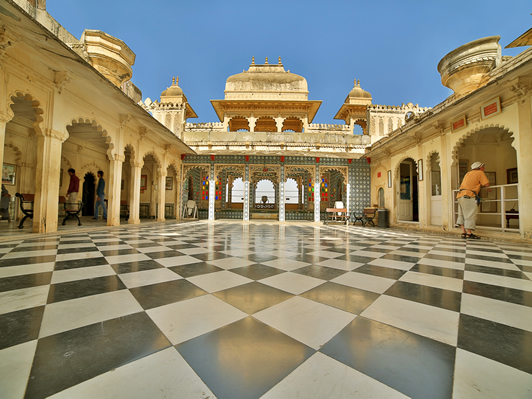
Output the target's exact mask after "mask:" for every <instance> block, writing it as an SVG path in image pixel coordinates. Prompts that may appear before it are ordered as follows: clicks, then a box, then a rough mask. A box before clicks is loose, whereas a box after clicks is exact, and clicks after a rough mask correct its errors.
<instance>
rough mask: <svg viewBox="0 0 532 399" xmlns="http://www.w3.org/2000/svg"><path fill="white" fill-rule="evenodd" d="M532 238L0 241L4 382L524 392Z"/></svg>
mask: <svg viewBox="0 0 532 399" xmlns="http://www.w3.org/2000/svg"><path fill="white" fill-rule="evenodd" d="M531 280H532V246H529V245H523V244H510V243H503V242H494V241H487V240H480V241H471V240H463V239H461V238H459V237H458V238H457V237H451V236H443V235H427V234H419V233H413V232H403V231H399V230H393V229H377V228H362V227H355V226H347V227H346V226H317V225H311V224H275V223H255V224H253V223H247V224H246V223H234V222H228V223H225V222H216V223H204V222H197V223H188V224H175V223H161V224H159V225H149V226H128V227H124V228H111V229H102V230H100V231H90V232H86V233H78V234H73V233H69V234H65V235H58V236H37V237H30V238H27V239H21V240H16V241H12V242H2V243H0V392H1V395H0V396H2V397H3V398H46V397H53V398H80V397H87V398H94V397H113V395H117V396H118V397H128V398H130V397H131V398H133V397H139V398H146V397H149V398H162V397H180V398H220V399H221V398H232V399H234V398H261V397H262V398H292V397H305V398H323V397H335V398H351V397H387V398H388V397H392V398H394V397H397V398H404V397H412V398H428V397H430V398H440V397H441V398H483V397H487V396H489V395H491V396H493V397H512V398H520V397H522V398H529V397H531V396H532V345H530V342H532V281H531Z"/></svg>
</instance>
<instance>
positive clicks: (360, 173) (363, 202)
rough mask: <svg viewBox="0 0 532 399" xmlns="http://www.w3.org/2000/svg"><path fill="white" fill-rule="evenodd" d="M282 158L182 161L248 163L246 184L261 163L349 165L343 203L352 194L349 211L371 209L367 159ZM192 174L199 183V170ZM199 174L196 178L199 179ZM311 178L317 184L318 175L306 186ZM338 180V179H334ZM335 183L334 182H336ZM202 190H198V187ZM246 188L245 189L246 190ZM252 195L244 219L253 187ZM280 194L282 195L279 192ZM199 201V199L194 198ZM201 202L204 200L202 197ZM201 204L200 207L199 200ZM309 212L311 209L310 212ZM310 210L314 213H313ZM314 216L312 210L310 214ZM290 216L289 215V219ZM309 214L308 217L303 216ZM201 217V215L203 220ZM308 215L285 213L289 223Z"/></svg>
mask: <svg viewBox="0 0 532 399" xmlns="http://www.w3.org/2000/svg"><path fill="white" fill-rule="evenodd" d="M280 158H281V157H280V156H249V159H248V161H246V156H244V155H216V156H215V160H214V162H213V161H212V159H211V157H210V156H209V155H187V156H186V157H185V159H184V160H183V163H184V164H195V163H198V164H207V163H208V164H211V165H213V164H245V165H246V172H247V173H246V178H245V179H244V181H246V179H247V181H249V165H261V164H268V165H281V164H284V165H312V166H316V165H319V166H333V165H334V166H347V167H348V174H349V183H350V184H349V190H350V191H349V193H347V192H344V195H343V196H342V200H343V201H344V204H345V205H347V204H346V202H347V197H348V195H347V194H349V209H350V210H351V211H352V212H353V211H355V212H357V213H361V212H362V210H363V209H364V208H365V207H368V206H370V205H371V197H370V166H369V164H368V163H367V161H366V159H365V158H361V159H352V160H351V163H349V160H347V159H343V158H321V159H320V160H319V163H317V162H316V161H317V158H315V157H292V156H285V157H284V162H281V159H280ZM191 173H193V174H194V182H195V184H196V182H198V184H199V182H200V176H199V174H200V173H199V170H197V169H193V170H192V171H191ZM196 175H197V177H196ZM308 179H314V181H315V182H316V183H317V182H318V181H319V180H320V178H319V175H318V173H316V174H315V175H310V174H307V173H306V174H305V183H307V182H308ZM335 180H336V179H335ZM333 184H335V183H333ZM198 188H199V187H198ZM244 189H246V187H245V188H244ZM249 189H251V190H250V192H248V198H249V201H248V202H247V203H245V204H244V209H243V217H244V220H249V218H250V211H251V210H252V206H253V203H254V198H253V195H251V194H253V191H254V190H253V189H252V187H249ZM223 190H224V191H223V194H222V195H223V196H224V197H223V198H225V187H223ZM197 191H199V190H198V189H196V187H195V190H194V195H195V196H196V193H197ZM278 194H280V193H278ZM195 199H196V198H195ZM200 199H201V198H200ZM183 200H184V201H186V189H185V186H184V188H183ZM304 200H305V208H304V209H305V210H307V209H308V206H309V201H308V187H307V185H306V184H305V195H304ZM197 202H198V205H199V201H197ZM309 210H310V209H309ZM314 210H315V212H319V200H318V201H315V203H314ZM310 211H311V210H310ZM205 213H206V215H205V218H207V217H208V214H207V212H205ZM311 214H312V211H311ZM289 215H290V216H289ZM303 215H306V214H303ZM201 217H202V215H201V212H200V218H201ZM307 217H308V216H301V215H298V214H297V212H286V213H285V218H286V220H298V219H299V218H303V219H302V220H308V219H305V218H307ZM320 219H321V220H323V215H321V218H320Z"/></svg>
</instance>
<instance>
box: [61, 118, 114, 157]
mask: <svg viewBox="0 0 532 399" xmlns="http://www.w3.org/2000/svg"><path fill="white" fill-rule="evenodd" d="M82 123H84V124H88V125H91V126H93V127H94V128H96V131H97V132H100V133H101V136H102V137H103V138H104V139H105V143H106V144H107V155H108V156H109V159H112V158H113V157H112V151H113V149H114V147H115V145H114V143H113V138H112V137H111V135H110V134H109V133H108V132H107V130H105V129H104V128H103V127H102V126H101V125H99V124H98V122H97V121H96V120H95V119H92V118H90V117H89V118H83V117H79V118H76V119H72V121H71V122H70V124H69V125H66V129H67V132H68V127H69V126H70V127H74V126H75V125H79V124H82ZM69 134H70V133H69ZM67 140H68V139H67Z"/></svg>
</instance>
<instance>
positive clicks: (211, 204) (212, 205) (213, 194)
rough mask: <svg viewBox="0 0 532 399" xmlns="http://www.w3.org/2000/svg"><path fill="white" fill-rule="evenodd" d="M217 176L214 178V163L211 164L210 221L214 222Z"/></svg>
mask: <svg viewBox="0 0 532 399" xmlns="http://www.w3.org/2000/svg"><path fill="white" fill-rule="evenodd" d="M215 191H216V176H214V163H211V168H210V172H209V220H214V201H215V196H216V193H215Z"/></svg>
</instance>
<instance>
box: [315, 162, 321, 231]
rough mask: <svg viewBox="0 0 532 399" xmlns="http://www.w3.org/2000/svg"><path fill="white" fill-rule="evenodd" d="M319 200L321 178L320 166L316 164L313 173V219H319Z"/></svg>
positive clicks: (316, 220)
mask: <svg viewBox="0 0 532 399" xmlns="http://www.w3.org/2000/svg"><path fill="white" fill-rule="evenodd" d="M320 200H321V178H320V167H319V165H316V172H315V175H314V221H315V222H319V221H320V202H321V201H320Z"/></svg>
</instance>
